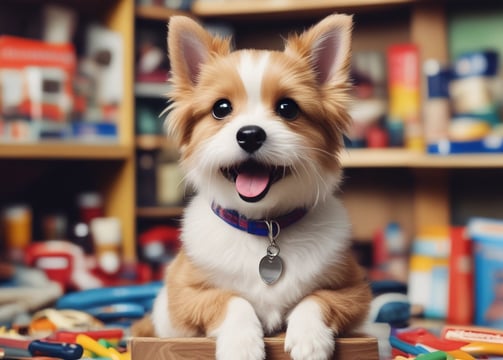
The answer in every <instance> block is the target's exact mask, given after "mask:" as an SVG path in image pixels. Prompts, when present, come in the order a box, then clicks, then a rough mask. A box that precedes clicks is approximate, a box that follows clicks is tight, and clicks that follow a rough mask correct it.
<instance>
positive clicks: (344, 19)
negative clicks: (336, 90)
mask: <svg viewBox="0 0 503 360" xmlns="http://www.w3.org/2000/svg"><path fill="white" fill-rule="evenodd" d="M352 27H353V17H352V16H350V15H343V14H334V15H330V16H327V17H326V18H325V19H323V20H322V21H320V22H319V23H317V24H316V25H314V26H313V27H312V28H310V29H309V30H307V31H306V32H304V33H303V34H301V35H300V36H294V37H291V38H289V39H288V41H287V46H286V48H285V52H287V53H289V52H294V53H296V54H297V55H300V56H303V57H307V59H308V61H309V64H310V66H311V68H312V69H313V70H314V71H315V73H316V74H317V80H318V81H319V83H320V85H322V84H326V83H332V82H333V81H334V80H336V81H337V82H339V81H342V82H344V81H346V80H347V79H348V76H349V66H350V57H351V31H352Z"/></svg>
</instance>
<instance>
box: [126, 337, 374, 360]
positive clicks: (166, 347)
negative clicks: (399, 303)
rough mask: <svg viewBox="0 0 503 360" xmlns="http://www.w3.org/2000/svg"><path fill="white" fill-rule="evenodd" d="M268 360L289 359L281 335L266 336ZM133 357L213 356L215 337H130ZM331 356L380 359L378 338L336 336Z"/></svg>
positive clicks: (182, 359) (201, 359)
mask: <svg viewBox="0 0 503 360" xmlns="http://www.w3.org/2000/svg"><path fill="white" fill-rule="evenodd" d="M265 344H266V353H267V360H290V357H289V355H288V354H286V353H285V352H284V350H283V346H284V338H283V337H272V338H266V339H265ZM130 346H131V358H132V360H196V359H197V360H212V359H214V358H215V355H214V354H215V340H214V339H210V338H179V339H160V338H133V339H132V340H131V343H130ZM333 359H334V360H336V359H344V360H346V359H359V360H379V352H378V349H377V340H376V339H375V338H372V337H364V336H363V337H346V338H338V339H336V345H335V354H334V358H333Z"/></svg>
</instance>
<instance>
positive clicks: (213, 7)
mask: <svg viewBox="0 0 503 360" xmlns="http://www.w3.org/2000/svg"><path fill="white" fill-rule="evenodd" d="M417 1H418V0H313V1H306V0H282V1H280V0H276V1H271V0H246V1H230V0H212V1H208V0H197V1H195V2H194V4H193V5H192V12H193V14H194V15H196V16H198V17H201V18H204V17H239V16H241V17H243V16H257V15H281V16H284V15H285V14H288V15H292V14H306V12H308V13H311V12H318V13H319V12H324V13H327V14H328V13H329V12H333V11H339V10H344V9H364V8H375V7H383V6H391V5H395V6H396V5H400V4H411V3H415V2H417Z"/></svg>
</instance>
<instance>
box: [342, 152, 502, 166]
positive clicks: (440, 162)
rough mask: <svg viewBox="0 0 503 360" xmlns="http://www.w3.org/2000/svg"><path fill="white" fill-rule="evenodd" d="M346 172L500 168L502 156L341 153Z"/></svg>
mask: <svg viewBox="0 0 503 360" xmlns="http://www.w3.org/2000/svg"><path fill="white" fill-rule="evenodd" d="M341 161H342V164H343V166H344V167H346V168H359V167H367V168H368V167H381V168H382V167H384V168H386V167H389V168H392V167H405V168H501V167H502V166H503V154H459V155H429V154H424V153H421V152H414V151H410V150H405V149H349V150H347V151H345V152H343V153H342V156H341Z"/></svg>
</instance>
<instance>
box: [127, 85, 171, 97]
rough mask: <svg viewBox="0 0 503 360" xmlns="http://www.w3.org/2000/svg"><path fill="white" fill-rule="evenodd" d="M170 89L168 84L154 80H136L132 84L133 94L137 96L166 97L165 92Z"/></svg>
mask: <svg viewBox="0 0 503 360" xmlns="http://www.w3.org/2000/svg"><path fill="white" fill-rule="evenodd" d="M169 89H170V84H169V83H167V82H165V83H155V82H136V83H135V85H134V94H135V95H136V96H137V97H148V98H160V99H167V96H166V94H167V93H168V91H169Z"/></svg>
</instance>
